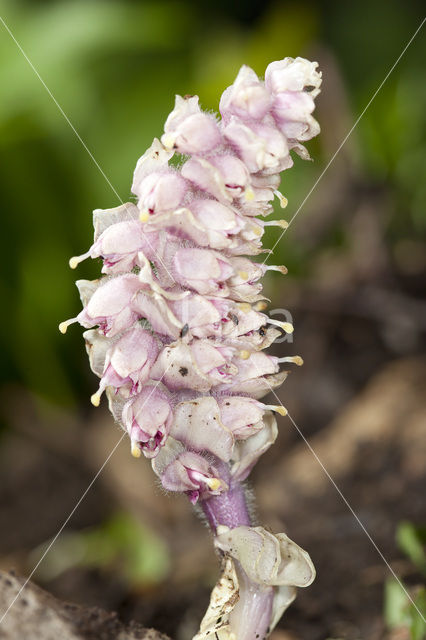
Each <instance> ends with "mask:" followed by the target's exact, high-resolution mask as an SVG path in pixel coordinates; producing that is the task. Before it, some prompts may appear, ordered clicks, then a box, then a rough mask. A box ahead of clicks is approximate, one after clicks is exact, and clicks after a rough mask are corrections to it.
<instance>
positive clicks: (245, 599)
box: [200, 463, 274, 640]
mask: <svg viewBox="0 0 426 640" xmlns="http://www.w3.org/2000/svg"><path fill="white" fill-rule="evenodd" d="M216 466H217V465H216ZM221 466H223V469H221V473H222V477H224V476H225V473H226V478H225V477H224V479H225V480H226V481H227V482H228V486H229V490H228V491H226V492H224V493H221V494H220V495H218V496H212V497H211V498H209V499H207V500H203V501H201V502H200V506H201V508H202V509H203V512H204V514H205V516H206V518H207V520H208V522H209V525H210V527H211V529H212V531H213V533H216V532H217V528H218V526H219V525H225V526H227V527H229V528H230V529H234V528H235V527H240V526H251V524H252V522H251V518H250V514H249V510H248V508H247V501H246V495H245V490H244V487H243V486H242V484H241V483H240V482H235V481H233V479H232V477H231V476H230V474H229V471H228V468H227V466H226V465H224V464H223V463H221ZM235 564H236V570H237V575H238V583H239V600H238V603H237V604H236V606H235V608H234V610H233V611H232V613H231V616H230V620H229V623H230V631H231V633H233V634H234V636H235V640H263V639H264V638H266V636H267V635H268V633H269V625H270V622H271V616H272V605H273V600H274V589H273V588H272V587H264V586H261V585H259V584H257V583H255V582H253V581H252V580H250V578H249V577H248V576H247V574H246V573H245V571H243V569H242V568H241V566H240V564H239V563H238V562H236V563H235ZM232 637H233V636H230V638H232Z"/></svg>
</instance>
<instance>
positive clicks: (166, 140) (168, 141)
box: [161, 133, 175, 151]
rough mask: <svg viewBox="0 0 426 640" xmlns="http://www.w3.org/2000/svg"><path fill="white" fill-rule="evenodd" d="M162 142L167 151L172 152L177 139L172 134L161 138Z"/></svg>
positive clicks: (166, 134)
mask: <svg viewBox="0 0 426 640" xmlns="http://www.w3.org/2000/svg"><path fill="white" fill-rule="evenodd" d="M161 142H162V144H163V147H164V148H165V149H166V151H171V150H172V149H173V147H174V146H175V137H174V136H173V135H172V134H171V133H165V134H164V136H162V138H161Z"/></svg>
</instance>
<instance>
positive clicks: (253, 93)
mask: <svg viewBox="0 0 426 640" xmlns="http://www.w3.org/2000/svg"><path fill="white" fill-rule="evenodd" d="M270 107H271V95H270V93H269V91H268V90H267V89H266V88H265V86H264V84H263V82H260V81H259V78H258V77H257V75H256V73H255V72H254V71H253V69H250V67H247V66H246V65H243V66H242V67H241V69H240V70H239V72H238V75H237V77H236V79H235V81H234V83H233V84H231V86H230V87H228V88H227V89H225V91H224V92H223V94H222V97H221V99H220V104H219V111H220V113H221V115H222V117H223V118H224V120H225V121H226V120H227V119H229V118H230V117H231V116H238V117H239V118H241V119H242V120H261V119H262V118H263V117H264V116H265V115H266V114H267V112H268V111H269V109H270Z"/></svg>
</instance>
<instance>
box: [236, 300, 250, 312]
mask: <svg viewBox="0 0 426 640" xmlns="http://www.w3.org/2000/svg"><path fill="white" fill-rule="evenodd" d="M237 306H238V308H239V309H240V311H242V312H243V313H248V312H249V311H251V304H249V303H248V302H238V304H237Z"/></svg>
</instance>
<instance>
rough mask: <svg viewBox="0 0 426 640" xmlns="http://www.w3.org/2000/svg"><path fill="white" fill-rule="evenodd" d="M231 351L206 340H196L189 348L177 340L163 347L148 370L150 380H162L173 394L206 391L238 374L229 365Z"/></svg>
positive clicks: (232, 352) (230, 364)
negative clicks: (179, 390) (183, 390)
mask: <svg viewBox="0 0 426 640" xmlns="http://www.w3.org/2000/svg"><path fill="white" fill-rule="evenodd" d="M234 352H235V349H233V348H232V347H226V346H224V345H221V344H220V345H219V346H214V344H212V342H211V341H210V340H202V339H197V340H193V341H192V342H191V343H190V344H187V343H186V342H183V341H182V340H178V341H177V342H175V343H173V344H171V345H169V346H167V347H164V349H163V350H162V351H161V353H160V355H159V356H158V359H157V361H156V363H155V364H154V366H153V368H152V370H151V377H152V378H153V379H154V380H162V381H163V383H164V384H165V385H167V387H168V388H169V389H171V390H173V391H176V390H178V389H194V390H195V391H200V392H205V391H209V390H210V389H211V387H212V386H214V385H217V384H221V383H222V382H227V381H230V380H231V379H232V376H234V375H236V374H237V373H238V369H237V367H236V366H235V365H234V364H232V363H231V362H230V361H231V359H232V356H233V355H234Z"/></svg>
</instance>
